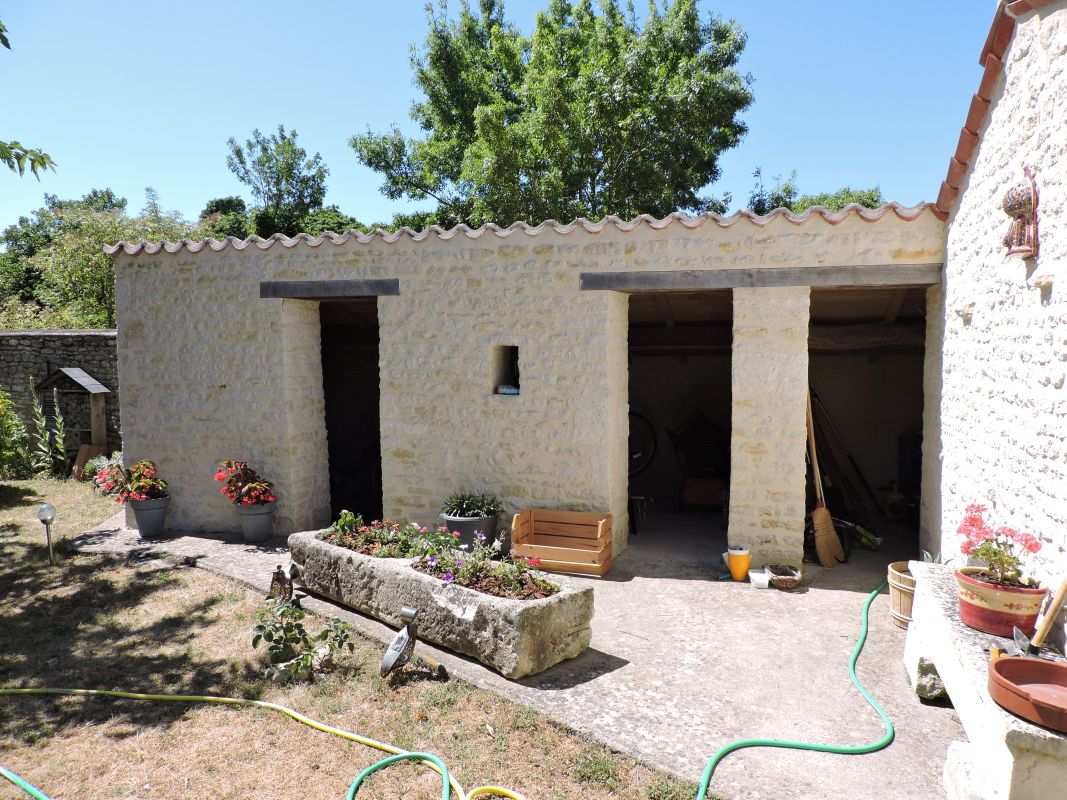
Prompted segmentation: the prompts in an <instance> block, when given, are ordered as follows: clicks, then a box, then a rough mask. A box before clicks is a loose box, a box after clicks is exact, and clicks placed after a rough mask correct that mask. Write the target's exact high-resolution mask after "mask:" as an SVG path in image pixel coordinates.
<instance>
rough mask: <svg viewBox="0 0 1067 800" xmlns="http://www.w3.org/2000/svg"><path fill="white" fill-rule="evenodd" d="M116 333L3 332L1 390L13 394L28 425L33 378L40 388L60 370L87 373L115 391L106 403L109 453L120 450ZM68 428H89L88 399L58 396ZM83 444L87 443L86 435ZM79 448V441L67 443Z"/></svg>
mask: <svg viewBox="0 0 1067 800" xmlns="http://www.w3.org/2000/svg"><path fill="white" fill-rule="evenodd" d="M115 341H116V339H115V331H113V330H98V331H97V330H89V331H35V330H30V331H11V330H7V331H0V387H2V388H3V389H4V390H5V391H7V392H10V393H11V398H12V400H13V401H14V403H15V408H16V409H17V410H18V412H19V415H20V416H21V417H22V419H23V421H25V422H28V421H29V418H30V409H31V403H32V399H31V393H30V386H29V384H30V380H29V379H30V378H31V377H32V379H33V383H34V385H35V386H36V385H37V384H38V383H40V382H41V381H43V380H44V379H45V378H47V377H48V376H49V374H51V373H52V372H54V371H55V370H57V369H59V368H60V367H78V368H80V369H83V370H85V371H86V372H88V373H89V374H90V375H92V376H93V377H94V378H96V379H97V380H98V381H100V383H102V384H104V386H106V387H107V388H108V389H110V390H111V394H109V395H108V396H107V400H106V406H105V409H106V415H107V439H108V450H109V452H111V451H114V450H121V449H122V437H121V434H120V429H119V380H118V364H117V357H116V352H115ZM60 407H61V409H62V411H63V414H64V423H65V424H66V426H67V428H68V429H71V428H85V429H88V428H89V427H90V425H89V404H88V402H86V401H85V400H84V398H76V397H72V396H69V395H68V396H64V395H62V394H61V395H60ZM84 440H85V441H86V442H88V441H89V435H88V434H85V436H84ZM68 444H70V445H75V444H77V442H75V441H73V436H72V437H71V441H70V442H69V443H68Z"/></svg>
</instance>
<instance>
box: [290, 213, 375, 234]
mask: <svg viewBox="0 0 1067 800" xmlns="http://www.w3.org/2000/svg"><path fill="white" fill-rule="evenodd" d="M363 227H364V226H363V223H361V222H360V221H359V220H358V219H356V218H355V217H350V216H348V215H347V214H344V213H342V212H341V211H340V209H338V208H337V206H326V207H325V208H320V209H317V210H315V211H312V212H311V213H310V214H308V215H307V216H305V217H304V220H303V222H302V223H301V230H303V232H304V233H307V234H310V235H311V236H321V235H322V234H324V233H326V232H327V231H330V232H331V233H344V232H345V231H350V230H362V229H363Z"/></svg>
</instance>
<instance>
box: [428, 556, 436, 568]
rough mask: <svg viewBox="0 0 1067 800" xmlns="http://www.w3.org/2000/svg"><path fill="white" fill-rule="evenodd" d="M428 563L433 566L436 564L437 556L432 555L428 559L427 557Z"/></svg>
mask: <svg viewBox="0 0 1067 800" xmlns="http://www.w3.org/2000/svg"><path fill="white" fill-rule="evenodd" d="M426 563H427V564H429V565H430V566H431V567H432V566H433V565H434V564H436V563H437V556H430V557H429V558H428V559H426Z"/></svg>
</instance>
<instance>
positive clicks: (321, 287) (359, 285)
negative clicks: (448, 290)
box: [259, 278, 400, 300]
mask: <svg viewBox="0 0 1067 800" xmlns="http://www.w3.org/2000/svg"><path fill="white" fill-rule="evenodd" d="M398 294H400V279H399V278H367V279H363V280H343V281H260V284H259V296H260V297H261V298H267V297H269V298H286V299H290V300H348V299H355V298H358V297H381V296H389V295H398Z"/></svg>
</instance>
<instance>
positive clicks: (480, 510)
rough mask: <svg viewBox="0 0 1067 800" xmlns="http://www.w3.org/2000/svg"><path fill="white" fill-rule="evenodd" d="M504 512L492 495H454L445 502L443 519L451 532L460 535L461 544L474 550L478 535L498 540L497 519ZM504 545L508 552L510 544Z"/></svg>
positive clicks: (442, 510)
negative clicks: (476, 535)
mask: <svg viewBox="0 0 1067 800" xmlns="http://www.w3.org/2000/svg"><path fill="white" fill-rule="evenodd" d="M503 510H504V507H503V506H502V505H500V501H499V500H498V499H497V498H496V497H494V496H493V495H491V494H454V495H452V496H451V497H449V498H447V499H446V500H445V504H444V507H443V508H442V509H441V519H443V520H444V522H445V524H446V525H447V526H448V529H449V530H450V531H457V532H458V533H459V542H460V544H465V545H467V548H468V549H472V548H473V547H474V543H475V536H474V535H475V534H476V533H482V534H484V535H485V537H486V538H487V539H488V540H489V541H490V542H492V541H495V540H496V528H497V517H498V515H499V514H500V513H502V512H503ZM504 544H505V545H506V546H505V548H504V552H507V551H508V550H509V549H510V548H511V545H510V542H505V543H504Z"/></svg>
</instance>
